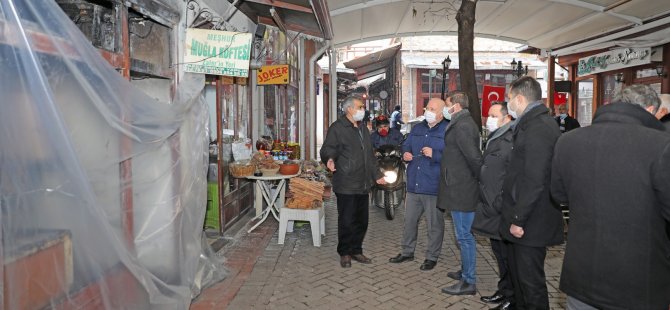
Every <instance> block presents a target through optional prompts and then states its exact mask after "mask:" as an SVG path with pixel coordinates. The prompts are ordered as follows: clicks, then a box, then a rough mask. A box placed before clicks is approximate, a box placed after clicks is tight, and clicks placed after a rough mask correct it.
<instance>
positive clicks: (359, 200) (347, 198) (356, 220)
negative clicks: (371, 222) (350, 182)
mask: <svg viewBox="0 0 670 310" xmlns="http://www.w3.org/2000/svg"><path fill="white" fill-rule="evenodd" d="M335 195H336V196H337V253H338V254H340V256H342V255H356V254H363V239H364V238H365V233H366V232H367V231H368V195H367V194H354V195H347V194H338V193H335Z"/></svg>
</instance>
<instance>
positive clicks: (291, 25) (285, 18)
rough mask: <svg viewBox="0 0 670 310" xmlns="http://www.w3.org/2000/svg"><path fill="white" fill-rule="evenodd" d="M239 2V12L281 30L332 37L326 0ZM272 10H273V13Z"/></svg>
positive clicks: (257, 0) (245, 0) (259, 0)
mask: <svg viewBox="0 0 670 310" xmlns="http://www.w3.org/2000/svg"><path fill="white" fill-rule="evenodd" d="M231 1H232V0H231ZM235 2H237V1H235ZM240 2H241V3H240V4H239V5H238V8H239V9H240V11H242V12H243V13H244V14H245V15H247V16H248V17H249V18H250V19H251V20H253V21H256V22H257V23H259V24H266V25H271V26H276V27H279V28H280V29H282V30H283V31H286V30H291V31H295V32H299V33H304V34H307V35H311V36H316V37H319V38H324V39H326V40H330V39H332V38H333V26H332V24H331V21H330V12H329V11H328V5H327V4H326V0H284V1H279V0H244V1H240ZM272 11H274V12H275V13H274V14H273V13H272ZM273 15H274V16H273ZM278 21H279V22H278Z"/></svg>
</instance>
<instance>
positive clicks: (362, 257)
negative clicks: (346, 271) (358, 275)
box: [351, 254, 372, 264]
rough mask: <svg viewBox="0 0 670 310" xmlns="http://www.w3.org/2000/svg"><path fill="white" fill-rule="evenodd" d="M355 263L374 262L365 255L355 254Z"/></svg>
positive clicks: (353, 256)
mask: <svg viewBox="0 0 670 310" xmlns="http://www.w3.org/2000/svg"><path fill="white" fill-rule="evenodd" d="M351 258H353V259H354V260H355V261H357V262H359V263H361V264H372V260H371V259H369V258H367V257H365V255H363V254H354V255H352V256H351Z"/></svg>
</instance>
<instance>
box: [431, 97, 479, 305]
mask: <svg viewBox="0 0 670 310" xmlns="http://www.w3.org/2000/svg"><path fill="white" fill-rule="evenodd" d="M469 106H470V104H469V100H468V96H467V95H466V94H465V93H463V92H455V93H453V94H451V95H450V96H449V97H448V98H447V106H446V107H445V108H444V111H443V114H444V117H445V118H446V119H451V122H450V123H449V126H447V130H446V132H445V134H444V152H443V153H442V160H441V162H440V190H439V192H438V194H437V207H438V208H439V209H441V210H449V211H450V212H451V217H452V219H453V223H454V231H455V232H456V241H458V244H459V245H460V251H461V271H462V272H461V276H460V279H459V281H458V283H456V284H454V285H451V286H449V287H445V288H443V289H442V292H443V293H446V294H451V295H474V294H475V293H477V288H476V286H475V282H476V281H475V280H476V277H475V265H476V264H475V258H476V249H475V244H476V242H475V237H474V236H473V235H472V232H471V229H472V221H473V220H474V218H475V206H477V203H478V202H479V184H478V181H477V180H478V178H479V169H481V166H482V153H481V151H480V149H479V142H480V136H479V128H478V127H477V124H475V121H474V120H473V119H472V116H471V115H470V111H468V110H467V108H468V107H469Z"/></svg>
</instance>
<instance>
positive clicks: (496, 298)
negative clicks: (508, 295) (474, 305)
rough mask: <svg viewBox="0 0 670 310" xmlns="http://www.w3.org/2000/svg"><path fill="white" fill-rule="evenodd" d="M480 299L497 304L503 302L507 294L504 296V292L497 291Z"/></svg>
mask: <svg viewBox="0 0 670 310" xmlns="http://www.w3.org/2000/svg"><path fill="white" fill-rule="evenodd" d="M480 299H481V301H483V302H486V303H490V304H497V303H501V302H503V301H504V300H505V296H503V294H500V293H499V292H495V294H493V295H491V296H482V298H480Z"/></svg>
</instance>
